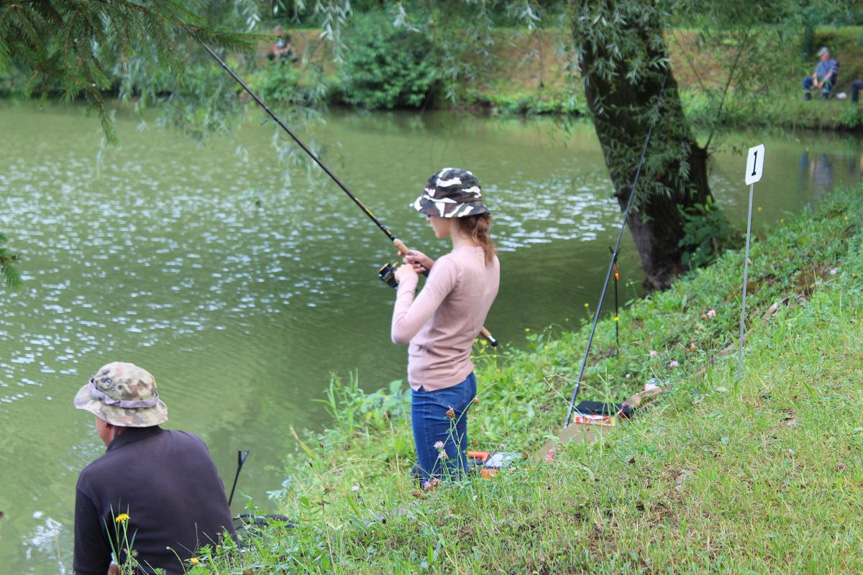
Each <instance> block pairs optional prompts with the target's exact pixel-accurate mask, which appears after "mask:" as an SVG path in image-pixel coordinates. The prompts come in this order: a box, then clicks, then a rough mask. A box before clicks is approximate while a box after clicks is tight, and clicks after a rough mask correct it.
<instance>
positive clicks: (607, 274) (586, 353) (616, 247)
mask: <svg viewBox="0 0 863 575" xmlns="http://www.w3.org/2000/svg"><path fill="white" fill-rule="evenodd" d="M670 69H671V65H670V64H669V65H668V66H667V67H666V68H665V77H664V78H663V79H662V87H661V88H660V89H659V97H658V99H657V101H656V107H655V109H654V112H653V120H651V122H650V129H648V130H647V138H645V140H644V147H643V148H642V149H641V159H640V160H639V161H638V168H637V169H636V170H635V179H634V180H633V182H632V189H631V191H630V192H629V200H628V201H627V203H626V210H624V212H623V221H622V222H621V223H620V230H619V232H618V234H617V242H616V243H615V244H614V249H613V250H612V252H611V261H609V263H608V271H606V272H605V283H603V285H602V291H601V292H600V294H599V304H598V305H597V306H596V312H595V313H594V315H593V327H591V329H590V336H589V337H588V338H587V349H586V350H585V351H584V358H583V359H582V360H581V369H580V370H579V372H578V379H576V381H575V390H574V391H573V392H572V399H571V400H569V410H568V411H567V414H566V422H564V424H563V428H564V429H566V428H567V427H569V422H570V420H571V419H572V410H573V409H574V407H575V398H576V397H577V396H578V391H579V389H580V388H581V380H582V378H583V377H584V369H585V367H586V366H587V358H588V356H589V355H590V347H591V346H592V345H593V336H594V334H596V325H597V323H599V314H600V312H601V311H602V303H603V301H604V300H605V293H606V292H607V291H608V282H609V281H610V280H611V274H612V273H613V271H614V266H615V262H616V261H617V256H618V255H619V254H620V242H621V240H622V239H623V232H624V230H625V229H626V222H627V220H628V219H629V210H630V208H632V200H633V199H634V198H635V188H636V186H637V185H638V177H639V176H640V175H641V167H642V166H643V165H644V158H645V157H646V155H647V146H648V144H650V136H651V135H652V134H653V127H654V126H655V125H656V119H657V118H658V117H659V106H660V104H661V103H662V94H663V92H665V82H666V80H668V71H669V70H670Z"/></svg>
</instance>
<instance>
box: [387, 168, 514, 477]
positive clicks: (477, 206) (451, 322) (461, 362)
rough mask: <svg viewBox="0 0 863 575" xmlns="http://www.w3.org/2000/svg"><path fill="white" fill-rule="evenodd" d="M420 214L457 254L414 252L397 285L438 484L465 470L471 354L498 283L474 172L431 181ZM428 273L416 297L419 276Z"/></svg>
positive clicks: (402, 335)
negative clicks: (433, 254) (429, 254)
mask: <svg viewBox="0 0 863 575" xmlns="http://www.w3.org/2000/svg"><path fill="white" fill-rule="evenodd" d="M413 207H414V209H416V210H417V211H418V212H420V213H422V214H424V215H425V216H426V217H427V218H428V221H429V224H430V225H431V227H432V229H433V230H434V233H435V237H436V238H437V239H445V238H449V239H450V241H451V243H452V251H450V252H449V253H448V254H446V255H444V256H442V257H440V258H439V259H438V260H437V261H433V260H432V259H431V258H429V257H428V256H426V255H425V254H423V253H422V252H418V251H413V252H410V253H409V254H408V255H406V256H405V257H404V260H403V261H404V265H402V266H400V267H399V268H398V269H397V270H396V273H395V279H396V281H397V282H398V291H397V295H396V301H395V306H394V309H393V319H392V327H391V336H392V341H393V343H395V344H398V345H404V344H410V345H409V349H408V383H409V384H410V386H411V420H412V426H413V435H414V445H415V447H416V451H417V464H418V466H419V471H420V476H421V482H422V485H423V487H424V488H429V487H432V486H434V485H435V484H436V482H437V481H439V479H440V478H443V479H458V478H460V477H462V474H463V473H464V471H465V470H466V469H467V445H468V443H467V414H468V408H469V407H470V405H471V403H472V402H473V400H474V398H475V397H476V377H475V376H474V373H473V362H472V361H471V357H470V353H471V349H472V347H473V342H474V339H475V338H476V337H477V336H478V335H479V333H480V330H481V329H482V325H483V323H484V322H485V318H486V315H487V314H488V311H489V309H490V308H491V305H492V303H493V302H494V299H495V297H496V296H497V292H498V288H499V286H500V262H499V261H498V258H497V255H495V248H494V244H493V243H492V240H491V236H490V226H491V215H490V213H489V210H488V208H487V207H486V206H485V204H484V203H483V201H482V193H481V189H480V184H479V180H477V178H476V176H474V175H473V174H472V173H471V172H469V171H467V170H462V169H458V168H444V169H443V170H440V171H439V172H437V173H435V174H433V175H432V176H431V178H429V180H428V183H427V184H426V187H425V189H424V190H423V193H422V195H421V196H420V197H419V198H418V199H417V200H416V201H415V202H414V204H413ZM426 270H427V271H428V272H429V276H428V279H427V280H426V282H425V286H424V287H423V289H422V291H420V293H419V295H416V290H417V284H418V281H419V277H418V274H419V273H423V272H425V271H426Z"/></svg>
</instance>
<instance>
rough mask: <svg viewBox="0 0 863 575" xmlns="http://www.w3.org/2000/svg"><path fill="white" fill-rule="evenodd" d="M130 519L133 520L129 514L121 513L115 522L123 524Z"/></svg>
mask: <svg viewBox="0 0 863 575" xmlns="http://www.w3.org/2000/svg"><path fill="white" fill-rule="evenodd" d="M129 519H131V517H129V514H128V513H121V514H119V515H118V516H117V517H116V518H115V519H114V521H116V522H117V523H122V522H123V521H128V520H129Z"/></svg>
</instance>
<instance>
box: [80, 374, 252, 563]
mask: <svg viewBox="0 0 863 575" xmlns="http://www.w3.org/2000/svg"><path fill="white" fill-rule="evenodd" d="M75 407H76V408H77V409H83V410H86V411H89V412H90V413H92V414H94V415H95V416H96V431H97V433H98V434H99V437H100V438H101V439H102V441H103V442H104V443H105V445H106V446H107V448H108V449H107V451H106V452H105V454H104V455H103V456H102V457H100V458H99V459H97V460H96V461H94V462H93V463H91V464H90V465H88V466H87V467H85V468H84V470H83V471H82V472H81V475H80V476H79V478H78V485H77V488H76V493H75V556H74V564H73V571H74V573H75V574H77V575H105V574H106V573H109V568H110V569H111V571H110V572H111V573H113V572H117V571H116V566H115V565H111V560H112V554H113V556H114V558H115V560H116V561H118V562H119V563H120V564H123V563H125V562H127V561H131V562H133V564H136V565H138V568H139V569H140V571H141V572H144V573H153V572H154V570H155V569H160V568H161V569H164V570H165V573H166V574H167V575H175V574H176V575H180V574H182V573H183V572H184V568H183V565H184V564H185V565H186V566H187V567H188V566H189V565H190V563H189V562H190V560H191V559H192V558H193V557H194V556H195V551H196V550H197V549H198V548H200V547H202V546H204V545H208V544H210V545H216V544H218V543H219V542H220V541H221V538H222V536H223V533H224V532H228V533H229V534H230V536H231V537H236V534H235V533H234V528H233V525H232V522H231V512H230V509H229V508H228V501H227V498H226V497H225V492H224V487H223V485H222V481H221V480H220V479H219V475H218V472H217V470H216V466H215V464H214V463H213V460H212V459H211V458H210V453H209V451H208V450H207V446H206V445H205V444H204V442H203V441H201V440H200V439H199V438H198V437H196V436H194V435H192V434H190V433H186V432H184V431H168V430H164V429H162V428H161V427H159V425H160V424H162V423H164V422H165V421H167V419H168V408H167V406H166V405H165V403H164V402H163V401H162V400H161V399H159V394H158V393H157V391H156V380H155V379H154V378H153V376H152V375H151V374H150V373H149V372H147V371H146V370H144V369H141V368H140V367H138V366H136V365H134V364H131V363H109V364H108V365H106V366H104V367H102V368H101V369H100V370H99V371H98V372H96V375H94V376H93V377H92V378H91V379H90V381H89V382H88V383H87V384H86V385H85V386H83V387H82V388H81V389H80V391H78V394H77V395H76V396H75ZM130 550H131V553H130ZM130 555H131V556H130Z"/></svg>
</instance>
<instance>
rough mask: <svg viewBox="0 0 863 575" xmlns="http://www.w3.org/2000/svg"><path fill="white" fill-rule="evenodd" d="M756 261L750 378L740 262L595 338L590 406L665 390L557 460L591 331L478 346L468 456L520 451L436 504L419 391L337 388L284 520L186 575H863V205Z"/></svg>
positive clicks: (809, 213) (445, 490) (785, 232)
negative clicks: (417, 435)
mask: <svg viewBox="0 0 863 575" xmlns="http://www.w3.org/2000/svg"><path fill="white" fill-rule="evenodd" d="M750 259H751V263H750V271H749V285H748V288H747V292H748V294H749V296H748V300H747V318H746V321H747V329H748V331H747V336H746V341H745V349H746V352H745V361H744V366H743V376H742V377H741V378H738V375H737V374H738V356H737V344H738V341H737V335H738V331H737V330H738V322H739V320H740V310H741V295H742V271H743V254H742V251H728V252H727V253H726V254H725V255H724V256H722V257H721V258H720V259H719V260H718V261H717V262H716V263H715V264H713V265H712V266H709V267H707V268H703V269H700V270H698V271H695V272H693V273H692V274H690V275H689V276H687V277H685V278H682V279H681V280H680V281H678V282H676V283H675V284H674V286H673V287H671V288H670V289H669V290H667V291H665V292H661V293H657V294H655V295H653V296H652V297H650V298H647V299H645V300H643V301H638V302H635V303H634V304H632V305H631V306H630V307H628V308H627V309H626V310H625V311H623V312H622V313H621V315H620V321H619V328H620V345H619V346H618V345H617V343H616V338H615V331H614V323H613V321H612V318H607V319H605V320H603V321H601V322H600V324H599V329H598V332H597V334H598V335H597V340H596V341H595V343H594V345H593V352H592V353H591V356H590V359H589V365H588V368H587V372H586V377H585V381H584V385H583V388H582V392H581V395H580V399H591V400H597V401H621V400H623V399H625V398H627V397H629V396H631V395H632V394H633V393H635V392H637V391H640V390H641V389H642V388H643V386H644V384H645V383H650V384H652V385H657V386H659V387H661V388H662V390H663V391H664V393H662V394H661V395H660V396H659V398H658V399H657V400H656V401H655V402H653V403H652V404H651V405H649V406H648V407H645V408H643V409H641V410H640V411H639V412H637V414H636V416H635V417H634V418H633V419H632V420H631V421H627V422H624V423H622V424H621V425H619V426H618V427H616V428H615V429H613V431H612V432H611V433H609V434H606V435H604V436H602V437H601V438H600V439H599V440H598V441H595V442H589V443H577V444H576V443H560V444H558V445H557V447H556V454H555V456H554V457H553V458H549V457H546V455H547V454H546V453H545V451H544V448H543V447H542V446H543V444H544V443H545V442H546V441H547V440H548V439H549V438H553V437H555V436H556V435H557V434H558V433H559V432H560V428H561V424H562V422H563V419H564V416H565V414H566V409H567V404H568V400H569V397H570V394H571V393H572V389H573V384H574V377H575V374H576V373H577V370H578V367H579V362H580V358H581V356H582V355H583V353H584V349H585V344H586V338H587V328H586V326H585V328H583V329H581V330H578V331H575V332H573V333H564V334H554V335H552V334H551V333H550V332H542V333H533V332H526V334H525V337H526V340H527V345H526V346H523V347H524V349H505V350H503V351H500V352H497V351H492V350H490V349H489V348H487V347H486V346H483V345H482V344H481V343H477V348H476V350H475V355H476V357H477V364H478V380H479V381H480V391H479V396H478V402H477V404H475V405H474V406H473V408H472V413H471V423H470V442H471V444H472V446H473V447H474V448H476V449H482V450H491V451H495V450H505V451H510V452H513V451H514V452H520V453H522V454H523V459H520V460H519V461H517V463H516V464H515V466H513V467H511V468H509V469H506V470H504V471H501V472H500V473H499V474H498V475H497V476H495V478H494V479H492V480H486V479H480V478H479V477H474V478H472V479H470V480H468V481H463V482H459V483H454V484H443V485H441V486H439V487H438V488H437V489H435V490H433V491H420V490H419V489H418V488H417V485H416V483H415V481H413V480H412V479H411V477H410V468H411V465H412V462H413V445H412V436H411V430H410V422H409V420H408V414H409V394H408V391H407V388H406V386H405V384H404V383H402V382H400V381H397V382H392V383H391V384H389V385H387V384H386V382H380V381H374V380H369V379H368V377H367V376H365V375H363V374H360V375H359V376H355V377H352V378H351V379H350V380H349V381H345V382H341V381H339V380H338V379H337V378H335V379H334V380H333V382H332V384H331V386H330V389H329V390H328V394H327V397H328V399H327V403H328V407H329V408H330V410H331V412H332V415H333V420H332V424H331V425H330V426H329V428H328V429H326V430H324V431H322V432H320V433H312V432H305V433H304V432H298V433H297V436H296V439H297V450H296V453H294V454H293V455H291V456H290V458H289V460H288V463H287V465H286V477H287V479H286V481H285V483H284V485H283V489H281V490H279V491H278V492H274V493H272V497H273V498H274V501H275V502H276V503H277V505H278V508H279V511H280V513H282V514H284V516H285V517H286V518H287V520H286V521H282V522H280V521H275V522H274V523H272V524H270V525H269V526H266V527H261V526H253V527H250V528H248V529H243V530H241V533H243V541H244V543H243V546H242V548H241V549H240V550H236V549H217V550H208V551H205V552H204V553H202V555H201V556H200V558H199V563H197V564H195V565H190V572H191V573H196V574H202V573H225V574H227V573H273V572H278V571H280V570H286V571H289V572H336V573H341V572H350V573H353V572H364V573H380V572H393V573H417V572H437V573H476V572H492V573H498V572H506V573H528V572H532V573H575V572H587V573H628V572H649V573H654V572H668V571H674V572H678V573H702V572H706V571H711V570H715V571H719V572H734V573H743V572H753V573H776V572H795V573H802V572H806V573H809V572H811V573H816V572H818V573H821V572H825V571H826V572H836V573H852V572H859V571H861V570H863V561H861V558H860V556H859V553H857V550H858V549H859V548H860V545H861V543H863V540H861V538H863V536H861V533H863V520H861V515H860V513H859V511H860V504H859V502H860V500H861V496H863V453H861V448H860V446H861V441H860V439H861V434H863V415H861V414H860V413H858V411H857V410H856V409H854V406H855V405H858V404H859V403H860V402H861V401H863V322H861V319H863V317H861V310H863V280H861V274H863V187H859V188H857V189H849V190H840V191H837V192H835V193H834V194H832V195H831V196H830V197H828V198H826V199H822V200H820V201H819V205H818V206H817V207H815V208H812V209H806V210H804V211H803V213H801V214H799V215H796V216H793V217H789V219H788V221H782V222H780V223H779V224H777V226H776V227H775V228H773V229H770V230H766V231H764V232H762V233H761V234H759V236H758V237H757V238H755V240H754V243H753V246H752V249H751V254H750ZM359 380H362V384H360V383H359ZM363 389H368V390H380V391H375V392H366V391H363ZM250 505H251V503H250ZM251 511H252V512H254V510H253V509H252V510H251Z"/></svg>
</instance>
